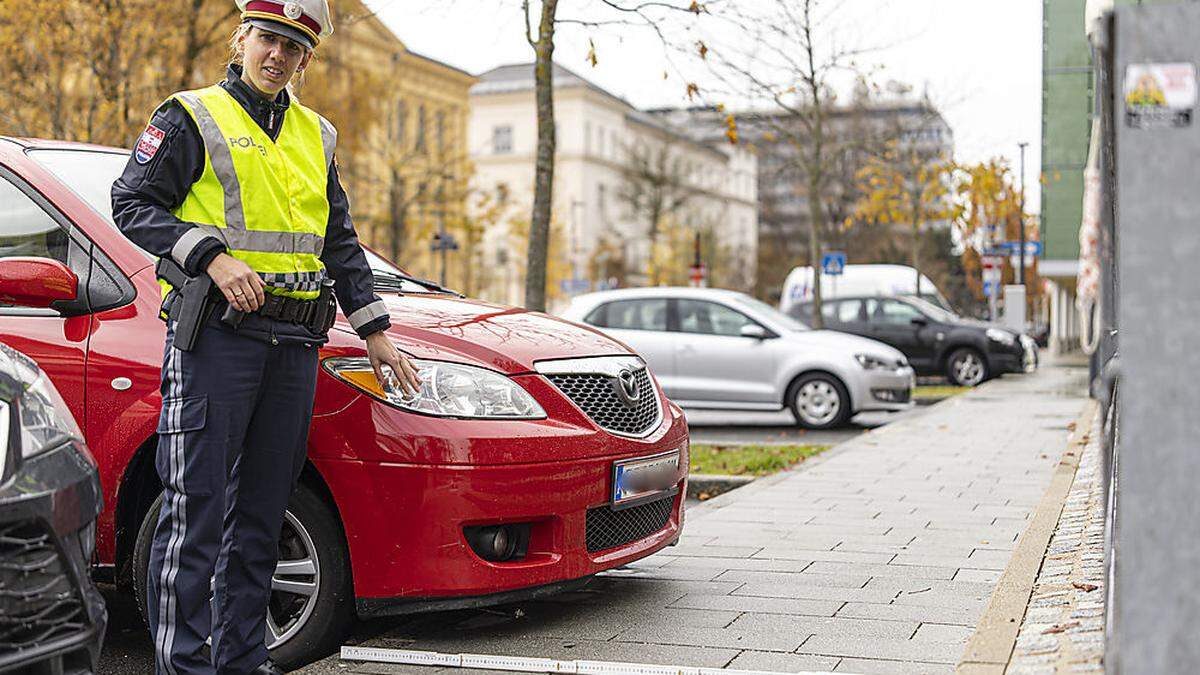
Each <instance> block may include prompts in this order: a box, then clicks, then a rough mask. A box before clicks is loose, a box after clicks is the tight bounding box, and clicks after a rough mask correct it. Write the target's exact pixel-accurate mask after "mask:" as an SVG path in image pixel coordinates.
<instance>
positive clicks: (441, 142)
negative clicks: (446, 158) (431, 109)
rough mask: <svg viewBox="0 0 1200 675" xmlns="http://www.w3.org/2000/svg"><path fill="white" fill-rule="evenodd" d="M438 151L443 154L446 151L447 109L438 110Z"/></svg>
mask: <svg viewBox="0 0 1200 675" xmlns="http://www.w3.org/2000/svg"><path fill="white" fill-rule="evenodd" d="M436 118H437V128H436V133H437V151H438V154H439V155H440V154H442V153H443V152H445V151H446V111H444V110H439V111H437V116H436Z"/></svg>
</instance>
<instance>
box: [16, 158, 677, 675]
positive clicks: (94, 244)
mask: <svg viewBox="0 0 1200 675" xmlns="http://www.w3.org/2000/svg"><path fill="white" fill-rule="evenodd" d="M127 158H128V152H127V151H119V150H114V149H111V148H103V147H97V146H87V145H79V144H69V143H60V142H48V141H28V140H16V139H6V138H0V341H3V342H6V343H8V344H9V345H11V346H13V347H14V348H16V349H18V350H21V351H23V352H25V353H26V354H28V355H29V356H30V357H32V358H33V359H35V360H36V361H37V362H38V363H39V364H40V365H41V367H42V368H43V369H44V370H45V371H46V372H47V373H48V374H49V376H50V378H51V380H52V381H53V382H54V384H55V385H56V386H57V387H58V389H59V391H61V392H62V395H63V397H64V398H65V399H66V401H67V403H68V405H69V406H70V407H71V409H72V412H73V413H74V414H75V417H76V418H77V420H78V421H79V423H80V426H81V427H83V430H84V435H85V437H86V441H87V444H88V445H89V446H90V447H91V448H92V450H93V452H94V453H95V455H96V459H97V461H98V463H99V466H100V478H101V483H102V486H103V490H104V494H105V499H104V511H103V513H102V514H101V515H100V518H99V522H98V525H97V531H96V555H95V561H96V563H97V565H98V566H99V570H100V572H102V573H104V574H105V575H107V576H109V577H110V578H111V579H112V580H114V581H115V582H117V583H118V584H120V585H122V586H124V587H126V588H129V587H132V588H134V589H136V592H137V593H138V594H139V598H140V597H144V588H145V584H144V575H145V570H146V562H147V558H148V552H149V543H150V532H151V529H152V522H153V519H154V518H155V517H156V516H157V506H156V504H157V501H156V500H157V498H158V495H159V492H160V489H161V488H160V483H159V479H158V476H157V475H156V474H155V471H154V450H155V443H156V437H155V427H156V425H157V423H158V413H159V407H160V403H161V398H160V394H159V371H160V368H161V366H162V351H163V340H164V335H165V324H164V323H163V322H162V321H161V320H160V319H159V318H158V308H159V302H160V291H159V285H158V283H157V282H156V281H155V277H154V260H153V259H152V258H151V257H150V256H149V255H148V254H146V253H145V252H144V251H142V250H141V249H139V248H137V247H136V246H134V245H133V244H131V243H130V242H129V241H127V240H126V239H125V238H124V237H123V236H122V235H121V234H120V232H119V231H118V230H117V229H116V228H115V227H114V225H113V223H112V219H111V213H110V203H109V189H110V186H111V185H112V182H113V180H114V179H115V178H116V177H117V175H119V173H120V172H121V170H122V168H123V167H124V165H125V162H126V160H127ZM368 257H369V258H370V259H371V265H372V267H373V268H374V269H375V274H376V284H377V287H378V289H379V292H380V294H381V295H382V296H383V297H384V299H385V300H386V301H387V303H388V306H389V307H390V309H391V314H392V317H393V322H394V325H393V327H392V328H391V331H390V332H391V334H392V335H394V336H395V339H396V343H397V345H399V346H400V348H401V349H403V350H404V351H405V352H406V353H407V354H408V355H409V356H411V357H413V358H414V359H416V363H417V365H418V366H419V367H420V368H421V370H422V377H423V378H424V379H425V386H424V388H423V390H422V394H421V395H420V397H419V398H417V399H415V400H413V399H403V400H401V399H393V398H389V396H388V395H387V394H385V393H384V391H383V390H382V389H380V388H379V386H378V385H377V384H376V383H375V380H374V377H373V375H371V372H370V366H369V365H367V364H366V363H365V360H364V357H365V354H366V351H365V349H364V344H363V342H362V341H361V340H359V339H358V337H357V336H356V335H355V334H354V332H353V331H352V330H351V329H350V326H349V324H348V323H346V322H345V320H344V317H339V321H338V323H337V325H336V326H335V327H334V329H333V331H331V333H330V340H329V343H328V344H327V345H325V347H324V348H323V349H322V350H321V362H322V368H321V371H320V375H319V376H318V378H319V380H318V383H317V394H316V401H315V403H314V417H313V422H312V428H311V433H310V434H309V456H308V460H309V461H308V465H307V466H306V467H305V470H304V472H303V475H302V477H301V479H300V483H299V486H298V488H297V489H296V491H295V493H294V494H293V495H292V499H291V502H290V504H289V509H288V513H287V517H286V519H285V524H284V528H283V532H282V534H281V537H280V543H279V546H280V553H281V560H280V563H279V566H278V569H277V572H276V574H275V577H274V593H273V594H272V599H271V606H270V612H269V616H270V618H269V621H268V623H269V640H270V642H271V645H272V656H273V657H274V658H275V659H276V660H277V661H279V662H280V663H281V664H282V665H284V666H289V667H294V666H296V665H299V664H301V663H303V662H306V661H308V660H311V659H314V658H316V657H319V656H322V655H323V654H325V653H328V651H330V650H331V649H333V648H334V647H336V645H337V644H338V642H339V640H340V639H341V637H342V636H343V634H344V631H345V629H346V628H347V626H348V623H349V621H350V620H351V619H352V618H353V617H354V616H359V617H373V616H381V615H387V614H399V613H408V612H416V611H424V610H434V609H447V608H457V607H466V606H473V605H481V604H490V603H497V602H505V601H510V600H517V599H522V598H530V597H535V596H539V595H542V594H545V593H550V592H554V591H557V590H560V589H565V588H570V587H574V586H575V585H579V584H581V583H583V582H585V581H586V579H587V578H588V577H590V576H591V575H593V574H595V573H597V572H599V571H601V570H605V569H609V568H612V567H617V566H619V565H622V564H624V563H628V562H630V561H633V560H636V559H639V558H642V557H645V556H647V555H649V554H651V553H653V552H655V551H657V550H659V549H661V548H663V547H664V546H667V545H668V544H670V543H673V542H674V541H675V540H676V539H678V537H679V534H680V530H681V527H682V524H683V509H682V502H683V497H682V496H683V494H684V493H685V492H686V481H687V466H688V434H687V426H686V424H685V422H684V418H683V414H682V412H681V411H680V410H679V408H678V407H676V406H675V405H674V404H672V403H671V402H670V401H668V400H667V399H666V397H665V396H664V395H663V394H662V391H661V389H660V388H659V387H658V385H657V382H655V381H654V379H653V378H652V377H651V375H650V373H649V372H648V371H647V369H646V367H645V364H644V362H642V361H641V359H639V358H638V357H637V356H636V355H635V354H634V353H633V352H632V351H631V350H630V349H629V348H628V347H626V346H625V345H623V344H621V343H619V342H616V341H614V340H612V339H611V338H608V337H606V336H604V335H602V334H600V333H599V332H597V331H594V330H592V329H589V328H586V327H584V326H579V325H576V324H573V323H569V322H566V321H563V320H559V319H556V318H553V317H550V316H547V315H544V314H539V313H535V312H530V311H526V310H523V309H518V308H511V307H503V306H497V305H493V304H488V303H485V302H480V301H475V300H469V299H465V298H463V297H462V296H459V295H457V294H455V293H453V292H451V291H447V290H445V289H442V288H440V287H438V286H436V285H435V284H431V283H429V282H424V281H421V280H417V279H413V278H412V277H409V276H408V275H407V274H405V273H404V272H403V270H401V269H400V268H397V267H395V266H393V265H391V264H389V263H388V262H386V261H384V260H383V259H382V258H380V257H378V256H376V255H373V254H370V253H369V254H368Z"/></svg>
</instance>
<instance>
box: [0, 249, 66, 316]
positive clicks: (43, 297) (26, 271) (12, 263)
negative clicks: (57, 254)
mask: <svg viewBox="0 0 1200 675" xmlns="http://www.w3.org/2000/svg"><path fill="white" fill-rule="evenodd" d="M78 295H79V277H77V276H75V273H74V272H72V271H71V269H70V268H69V267H67V266H66V265H64V264H62V263H61V262H59V261H57V260H51V259H49V258H32V257H12V258H0V302H3V303H7V304H11V305H17V306H20V307H50V306H52V305H53V304H54V303H55V302H59V301H63V300H74V299H75V298H76V297H77V296H78Z"/></svg>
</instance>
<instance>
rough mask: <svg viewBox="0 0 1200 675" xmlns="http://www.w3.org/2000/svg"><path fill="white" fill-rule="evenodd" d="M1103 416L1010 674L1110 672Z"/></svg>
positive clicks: (1078, 475) (1082, 460) (1032, 599)
mask: <svg viewBox="0 0 1200 675" xmlns="http://www.w3.org/2000/svg"><path fill="white" fill-rule="evenodd" d="M1100 439H1101V435H1100V421H1099V413H1097V419H1096V421H1095V423H1094V424H1093V425H1092V429H1091V434H1090V436H1089V440H1088V443H1087V445H1086V446H1085V447H1084V449H1083V455H1082V457H1081V458H1080V463H1079V470H1078V471H1077V472H1076V473H1075V481H1074V483H1072V485H1071V492H1070V493H1069V495H1068V496H1067V502H1066V504H1065V505H1064V506H1063V511H1062V514H1061V515H1060V516H1059V518H1058V526H1057V527H1056V528H1055V531H1054V534H1053V536H1052V537H1051V538H1050V546H1049V547H1048V549H1047V550H1046V557H1045V560H1043V562H1042V568H1041V571H1040V572H1039V573H1038V577H1037V581H1036V582H1035V583H1034V587H1033V593H1032V595H1031V596H1030V599H1029V608H1028V609H1027V610H1026V613H1025V619H1024V621H1023V622H1022V623H1021V630H1020V632H1019V633H1018V635H1017V643H1016V646H1015V648H1014V649H1013V655H1012V660H1011V661H1010V662H1009V665H1008V669H1007V671H1006V672H1008V673H1012V674H1013V675H1043V674H1047V675H1048V674H1050V673H1055V672H1074V673H1102V672H1104V666H1103V659H1104V621H1105V594H1106V592H1107V589H1106V587H1105V583H1104V567H1105V562H1104V515H1105V514H1104V493H1103V492H1104V481H1103V478H1102V474H1101V471H1102V470H1103V462H1102V458H1101V452H1100Z"/></svg>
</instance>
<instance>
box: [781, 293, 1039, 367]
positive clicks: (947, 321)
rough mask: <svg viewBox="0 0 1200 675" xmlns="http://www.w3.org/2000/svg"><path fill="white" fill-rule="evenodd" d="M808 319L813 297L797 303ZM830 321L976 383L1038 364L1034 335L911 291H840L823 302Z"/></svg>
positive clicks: (795, 311) (796, 310)
mask: <svg viewBox="0 0 1200 675" xmlns="http://www.w3.org/2000/svg"><path fill="white" fill-rule="evenodd" d="M790 313H791V314H792V316H793V317H795V318H796V319H799V320H800V321H803V322H805V323H811V321H812V303H810V302H808V303H802V304H798V305H795V306H793V307H792V308H791V310H790ZM821 316H822V317H824V319H825V327H826V328H829V329H832V330H838V331H842V332H845V333H854V334H855V335H862V336H864V337H869V338H871V339H874V340H879V341H880V342H883V343H885V344H889V345H891V346H893V347H895V348H896V349H899V350H900V351H901V352H903V353H904V355H905V356H906V357H908V362H909V363H910V364H912V367H913V370H915V371H916V372H917V374H919V375H941V374H944V375H945V376H946V377H947V378H949V380H950V381H951V382H952V383H954V384H958V385H963V386H968V387H973V386H975V385H977V384H979V383H980V382H983V381H984V380H986V379H988V378H991V377H995V376H997V375H1002V374H1004V373H1020V372H1028V371H1030V370H1033V369H1034V368H1036V366H1037V347H1036V345H1034V343H1033V340H1031V339H1030V338H1028V337H1026V336H1024V335H1018V334H1017V333H1014V332H1012V331H1010V330H1007V329H1004V328H1000V327H998V326H995V325H992V324H989V323H985V322H983V321H976V320H974V319H966V318H963V317H961V316H958V315H957V314H954V313H952V312H948V311H946V310H944V309H942V308H941V307H938V306H936V305H934V304H932V303H929V302H927V301H925V300H922V299H920V298H914V297H909V296H882V297H840V298H831V299H829V300H826V301H824V303H822V308H821Z"/></svg>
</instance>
